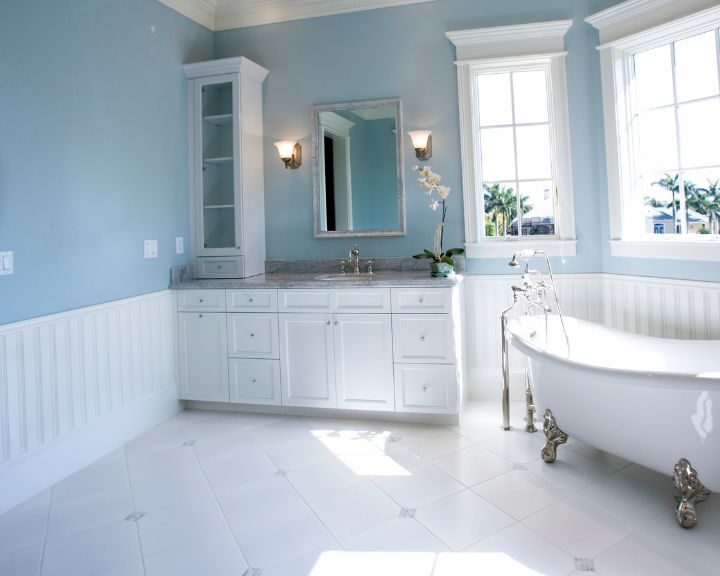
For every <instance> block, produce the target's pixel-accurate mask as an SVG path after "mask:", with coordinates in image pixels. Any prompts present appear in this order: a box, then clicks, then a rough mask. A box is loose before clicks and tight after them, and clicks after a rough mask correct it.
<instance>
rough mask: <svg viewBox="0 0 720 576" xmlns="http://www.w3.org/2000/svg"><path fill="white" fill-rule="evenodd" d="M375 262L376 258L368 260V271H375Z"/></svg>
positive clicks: (369, 272)
mask: <svg viewBox="0 0 720 576" xmlns="http://www.w3.org/2000/svg"><path fill="white" fill-rule="evenodd" d="M373 264H375V260H368V261H367V273H368V274H372V273H373Z"/></svg>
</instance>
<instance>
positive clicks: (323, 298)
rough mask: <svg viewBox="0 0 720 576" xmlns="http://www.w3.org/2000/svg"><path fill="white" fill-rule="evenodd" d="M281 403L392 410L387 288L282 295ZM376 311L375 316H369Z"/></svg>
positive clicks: (393, 399)
mask: <svg viewBox="0 0 720 576" xmlns="http://www.w3.org/2000/svg"><path fill="white" fill-rule="evenodd" d="M278 302H279V304H278V306H279V309H280V310H281V311H282V310H286V311H291V312H281V313H280V348H281V354H280V363H281V379H282V398H283V404H285V405H288V406H313V407H324V408H349V409H363V410H385V411H387V410H394V409H395V392H394V385H393V364H392V322H391V317H390V289H389V288H359V289H337V290H321V289H308V290H280V291H279V294H278ZM369 312H376V313H369Z"/></svg>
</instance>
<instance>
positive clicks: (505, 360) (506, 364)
mask: <svg viewBox="0 0 720 576" xmlns="http://www.w3.org/2000/svg"><path fill="white" fill-rule="evenodd" d="M524 291H525V289H524V288H522V287H521V286H513V287H512V292H513V303H512V304H511V305H510V306H508V307H507V308H505V310H503V311H502V313H501V314H500V340H501V344H502V374H503V387H502V413H503V424H502V427H503V430H505V431H507V430H510V357H509V352H508V341H507V338H506V337H505V328H506V327H507V314H508V312H510V310H512V309H513V308H515V306H517V305H518V294H519V293H521V292H524Z"/></svg>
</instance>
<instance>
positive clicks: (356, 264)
mask: <svg viewBox="0 0 720 576" xmlns="http://www.w3.org/2000/svg"><path fill="white" fill-rule="evenodd" d="M349 256H350V258H349V260H350V262H351V263H352V264H353V274H360V248H359V247H358V245H357V244H355V246H353V247H352V250H350V254H349Z"/></svg>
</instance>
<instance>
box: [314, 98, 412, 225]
mask: <svg viewBox="0 0 720 576" xmlns="http://www.w3.org/2000/svg"><path fill="white" fill-rule="evenodd" d="M312 127H313V216H314V220H315V223H314V228H315V237H316V238H341V237H348V236H403V235H404V234H405V184H404V181H403V149H402V108H401V105H400V100H399V99H389V100H366V101H362V102H349V103H343V104H323V105H317V106H313V108H312Z"/></svg>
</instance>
